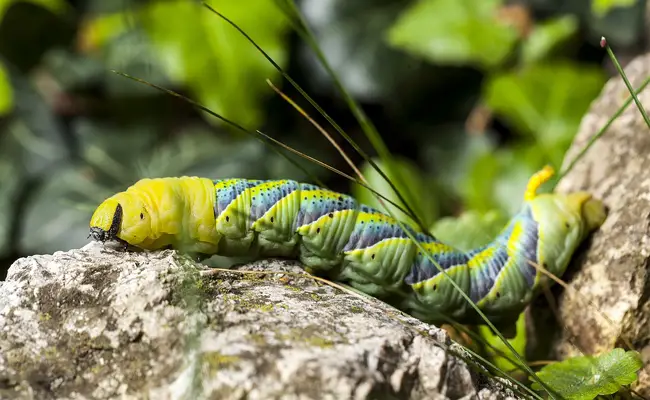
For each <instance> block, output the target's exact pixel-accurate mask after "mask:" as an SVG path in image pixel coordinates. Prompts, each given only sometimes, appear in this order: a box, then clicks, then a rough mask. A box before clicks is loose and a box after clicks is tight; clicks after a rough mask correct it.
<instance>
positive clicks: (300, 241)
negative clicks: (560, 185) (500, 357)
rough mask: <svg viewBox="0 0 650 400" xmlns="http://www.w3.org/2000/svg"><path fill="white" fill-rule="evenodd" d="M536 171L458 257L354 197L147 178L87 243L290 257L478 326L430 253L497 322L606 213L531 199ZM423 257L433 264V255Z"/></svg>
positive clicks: (106, 213) (431, 315)
mask: <svg viewBox="0 0 650 400" xmlns="http://www.w3.org/2000/svg"><path fill="white" fill-rule="evenodd" d="M551 175H552V170H548V169H545V170H542V171H541V172H540V173H538V174H536V175H535V176H533V177H532V178H531V180H530V183H529V187H528V188H527V190H526V194H525V200H524V204H523V206H522V208H521V211H520V212H519V213H518V214H516V215H515V216H513V218H512V219H511V220H510V222H509V223H508V224H507V225H506V227H504V229H503V230H502V231H501V233H500V234H499V235H498V236H497V237H496V238H495V239H494V240H493V241H492V242H491V243H489V244H487V245H485V246H481V247H479V248H477V249H473V250H471V251H467V252H463V251H460V250H457V249H455V248H453V247H451V246H449V245H447V244H444V243H441V242H440V241H439V240H437V239H436V238H435V237H433V236H431V235H430V234H428V233H425V232H419V231H417V230H416V229H414V228H412V227H411V226H409V225H406V224H404V225H403V226H404V227H405V229H408V230H409V233H410V234H411V235H412V236H414V237H415V239H416V241H417V242H418V243H419V245H420V246H421V247H423V248H424V249H425V250H426V251H427V252H428V253H429V256H427V254H425V252H423V251H422V250H421V249H420V248H418V246H417V245H416V243H415V242H414V241H412V240H411V239H410V238H409V235H408V234H407V232H405V231H404V229H403V228H402V227H401V226H400V225H399V224H398V222H397V221H396V220H394V219H393V218H391V217H390V216H388V215H385V214H383V213H381V212H379V211H377V210H374V209H372V208H370V207H368V206H366V205H363V204H360V203H358V202H357V201H356V200H355V199H354V198H352V197H350V196H348V195H344V194H340V193H336V192H332V191H329V190H325V189H322V188H319V187H317V186H314V185H310V184H305V183H299V182H296V181H291V180H277V181H261V180H246V179H226V180H210V179H206V178H196V177H181V178H160V179H143V180H141V181H139V182H137V183H136V184H134V185H133V186H131V187H129V188H128V189H127V190H126V191H124V192H121V193H117V194H115V195H114V196H112V197H110V198H108V199H107V200H105V201H104V202H103V203H102V204H101V205H100V206H99V207H98V208H97V210H96V211H95V213H94V215H93V217H92V219H91V221H90V227H91V229H90V230H91V236H92V237H93V239H95V240H99V241H106V240H117V241H120V242H122V243H124V244H130V245H133V246H135V247H139V248H142V249H147V250H156V249H160V248H165V247H172V248H175V249H178V250H179V251H181V252H184V253H191V254H203V255H208V256H209V255H214V254H219V255H224V256H240V255H255V256H257V257H259V258H264V257H292V258H297V259H299V260H300V261H301V262H302V263H303V264H304V265H305V266H306V267H308V268H309V269H310V270H312V271H314V272H316V273H320V274H323V275H327V276H328V277H330V278H331V279H334V280H340V281H344V282H346V283H348V284H350V285H351V286H353V287H355V288H357V289H359V290H361V291H363V292H365V293H368V294H370V295H372V296H376V297H378V298H381V299H384V300H385V301H388V302H390V303H392V304H394V305H395V306H397V307H399V308H401V309H403V310H404V311H406V312H409V313H411V314H412V315H414V316H416V317H418V318H420V319H422V320H425V321H428V322H433V323H440V322H445V319H444V318H445V317H449V318H452V319H454V320H456V321H457V322H459V323H466V324H480V323H483V322H484V321H483V320H482V319H480V318H479V316H478V315H477V314H476V312H475V311H474V310H473V308H472V307H471V305H470V304H469V303H468V302H467V301H466V300H465V299H464V298H463V297H462V295H461V294H460V293H459V292H458V291H457V290H456V289H455V288H454V287H453V285H452V284H451V281H450V280H449V279H447V277H446V276H445V275H444V274H443V273H441V272H440V270H439V269H438V267H436V265H435V264H434V263H433V262H432V261H431V259H430V258H432V259H433V260H434V261H435V262H436V263H437V264H438V265H439V266H440V267H441V268H442V269H444V271H445V272H446V273H447V275H448V277H449V278H451V279H452V280H453V281H454V282H455V283H456V284H457V285H458V286H459V287H460V288H461V289H462V290H463V292H465V293H466V294H467V295H468V296H469V297H470V298H471V299H472V301H473V302H475V303H476V304H477V305H478V306H479V308H480V309H481V311H483V312H484V313H485V314H486V315H487V316H488V317H489V318H490V319H491V320H492V321H493V322H495V323H498V322H499V321H510V320H512V319H513V318H516V317H517V316H518V314H519V313H520V312H521V311H522V310H523V309H524V308H525V306H526V305H527V304H528V303H529V302H530V300H531V299H532V298H533V296H535V295H536V294H537V292H538V291H539V289H540V287H541V285H542V283H544V282H547V281H548V278H547V277H546V275H545V274H544V273H543V272H542V271H540V269H539V268H540V267H542V268H544V269H546V270H547V271H548V272H550V273H552V274H555V275H556V276H560V275H562V273H563V272H564V270H565V269H566V267H567V265H568V263H569V260H570V258H571V256H572V254H573V252H574V251H575V249H576V248H577V246H578V245H579V244H580V243H581V242H582V240H583V239H584V238H585V237H586V236H587V235H588V234H589V233H590V232H591V231H593V230H594V229H596V228H597V227H599V226H600V225H601V224H602V222H603V221H604V219H605V217H606V211H605V208H604V206H603V205H602V203H601V202H599V201H598V200H595V199H593V198H592V197H591V196H590V195H589V194H587V193H582V192H579V193H571V194H537V188H538V187H539V186H540V185H541V184H543V183H544V182H545V181H546V180H548V179H549V178H550V176H551ZM429 257H430V258H429Z"/></svg>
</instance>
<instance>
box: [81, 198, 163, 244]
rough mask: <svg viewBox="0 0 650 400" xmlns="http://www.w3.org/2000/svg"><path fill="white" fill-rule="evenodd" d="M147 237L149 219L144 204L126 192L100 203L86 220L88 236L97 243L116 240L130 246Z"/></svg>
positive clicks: (149, 228)
mask: <svg viewBox="0 0 650 400" xmlns="http://www.w3.org/2000/svg"><path fill="white" fill-rule="evenodd" d="M150 234H151V218H150V216H149V213H148V212H147V209H146V207H145V204H144V202H143V201H142V200H141V199H139V198H138V197H137V196H133V195H131V194H129V193H125V192H122V193H119V194H117V195H115V196H113V197H110V198H108V199H106V200H104V202H103V203H101V204H100V205H99V207H97V209H96V210H95V212H94V214H93V216H92V218H91V219H90V235H89V236H91V237H92V238H93V239H94V240H97V241H100V242H106V241H111V240H114V241H117V242H120V243H122V244H123V245H125V246H126V245H128V244H130V245H134V246H137V245H138V244H140V243H142V242H143V241H145V240H147V239H148V238H149V236H150Z"/></svg>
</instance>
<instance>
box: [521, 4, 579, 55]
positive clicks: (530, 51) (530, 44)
mask: <svg viewBox="0 0 650 400" xmlns="http://www.w3.org/2000/svg"><path fill="white" fill-rule="evenodd" d="M577 30H578V19H577V18H576V17H575V16H573V15H565V16H563V17H560V18H555V19H551V20H548V21H544V22H543V23H541V24H538V25H536V26H535V29H534V30H533V31H532V32H531V34H530V36H528V39H526V41H525V42H523V46H522V49H521V52H522V53H521V57H522V59H523V62H524V63H526V64H529V63H533V62H539V61H541V60H544V59H545V58H547V57H548V56H549V53H551V52H552V51H553V50H554V49H555V48H556V47H557V46H559V45H561V44H562V43H564V42H566V41H567V40H568V39H570V38H571V37H572V36H573V35H575V33H576V31H577Z"/></svg>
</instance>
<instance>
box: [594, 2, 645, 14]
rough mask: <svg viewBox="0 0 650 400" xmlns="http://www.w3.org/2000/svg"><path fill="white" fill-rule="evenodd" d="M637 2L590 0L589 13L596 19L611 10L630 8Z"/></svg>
mask: <svg viewBox="0 0 650 400" xmlns="http://www.w3.org/2000/svg"><path fill="white" fill-rule="evenodd" d="M636 3H637V0H591V12H593V13H594V14H595V15H596V16H598V17H604V16H605V15H606V14H607V13H608V12H610V11H611V10H612V9H613V8H619V7H620V8H626V7H632V6H633V5H635V4H636Z"/></svg>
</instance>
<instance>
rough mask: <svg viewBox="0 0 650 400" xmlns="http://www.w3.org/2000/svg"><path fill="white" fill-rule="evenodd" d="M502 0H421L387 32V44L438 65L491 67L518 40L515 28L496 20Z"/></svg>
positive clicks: (500, 61)
mask: <svg viewBox="0 0 650 400" xmlns="http://www.w3.org/2000/svg"><path fill="white" fill-rule="evenodd" d="M502 4H503V2H502V1H501V0H420V1H418V2H416V3H415V4H414V5H413V6H411V7H410V8H408V9H407V10H406V11H405V12H404V13H403V14H402V15H401V16H400V17H399V19H398V20H397V22H396V23H395V25H393V27H392V28H391V29H390V31H389V33H388V40H389V42H390V44H392V45H393V46H395V47H398V48H401V49H404V50H406V51H408V52H411V53H413V54H416V55H419V56H421V57H424V58H426V59H428V60H430V61H432V62H434V63H438V64H452V65H458V64H469V65H474V66H477V67H482V68H492V67H496V66H498V65H500V64H502V63H503V62H504V61H505V59H506V57H507V56H508V55H509V54H510V52H511V50H512V48H513V46H514V44H515V43H516V42H517V35H518V34H517V31H516V30H515V29H514V27H512V26H509V25H508V23H507V22H505V21H502V20H499V19H498V9H499V7H500V6H501V5H502Z"/></svg>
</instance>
